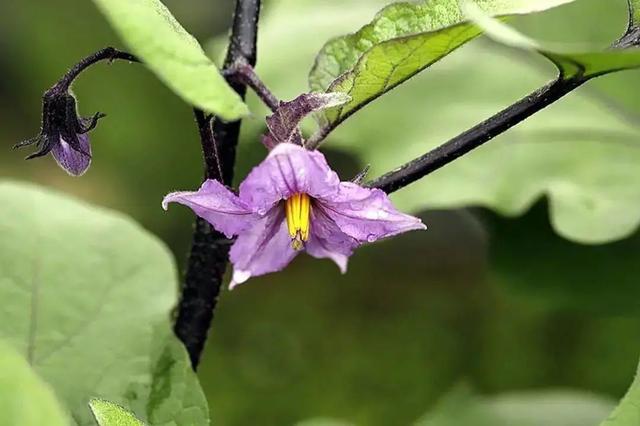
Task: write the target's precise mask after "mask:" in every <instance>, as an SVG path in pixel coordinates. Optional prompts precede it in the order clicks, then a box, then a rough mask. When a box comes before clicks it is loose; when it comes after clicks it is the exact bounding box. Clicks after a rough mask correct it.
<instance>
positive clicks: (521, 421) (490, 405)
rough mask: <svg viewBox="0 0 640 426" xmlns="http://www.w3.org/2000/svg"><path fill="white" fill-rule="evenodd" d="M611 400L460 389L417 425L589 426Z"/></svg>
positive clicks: (570, 394) (572, 394) (552, 393)
mask: <svg viewBox="0 0 640 426" xmlns="http://www.w3.org/2000/svg"><path fill="white" fill-rule="evenodd" d="M611 405H612V404H611V402H610V401H609V400H608V399H605V398H601V397H596V396H593V395H591V394H586V393H580V392H567V391H542V392H540V391H539V392H517V393H516V392H514V393H510V394H504V395H499V396H495V397H480V396H476V395H473V394H472V393H471V392H469V391H468V390H467V389H464V388H459V389H456V390H454V391H453V392H452V393H451V394H449V395H447V396H446V397H445V398H444V399H443V400H442V401H441V402H440V403H439V404H437V406H436V407H435V408H434V410H433V411H432V412H430V413H429V414H428V415H426V416H425V417H424V418H422V419H421V420H419V421H418V422H417V423H416V426H466V425H474V426H513V425H518V426H541V425H545V426H588V425H596V424H598V423H599V422H600V421H602V419H604V418H605V417H606V416H607V413H608V412H609V410H610V409H611V408H610V407H611Z"/></svg>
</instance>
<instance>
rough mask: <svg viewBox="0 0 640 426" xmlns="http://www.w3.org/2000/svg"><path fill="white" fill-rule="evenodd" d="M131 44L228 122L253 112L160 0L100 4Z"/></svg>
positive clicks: (169, 80)
mask: <svg viewBox="0 0 640 426" xmlns="http://www.w3.org/2000/svg"><path fill="white" fill-rule="evenodd" d="M94 2H95V4H96V5H97V6H98V8H99V9H100V10H101V11H102V13H104V15H105V16H106V17H107V19H108V20H109V22H110V23H111V25H112V26H113V28H114V29H115V30H116V31H117V32H118V34H119V35H120V37H122V39H123V40H124V42H125V43H126V45H127V46H128V47H129V49H131V51H132V53H135V54H136V55H137V56H138V57H140V58H141V59H142V60H143V62H144V63H145V64H146V65H147V66H148V67H149V68H150V69H151V70H152V71H153V72H154V73H155V74H156V75H157V76H158V77H159V78H160V79H161V80H162V81H164V83H165V84H167V86H169V87H170V88H171V89H172V90H173V91H174V92H175V93H177V94H178V95H179V96H181V97H182V98H183V99H184V100H185V101H187V102H189V103H191V104H193V105H195V106H198V107H200V108H202V109H204V110H206V111H208V112H211V113H214V114H216V115H219V116H220V117H222V118H223V119H225V120H235V119H238V118H240V117H243V116H245V115H247V114H248V109H247V107H246V105H245V104H244V103H243V102H242V100H241V99H240V97H239V96H238V94H237V93H236V92H235V91H234V90H233V89H232V88H231V87H230V86H229V85H228V84H227V83H226V81H225V80H224V78H223V77H222V75H221V74H220V72H219V71H218V69H217V68H216V66H215V64H214V63H213V62H212V61H211V60H210V59H209V58H208V57H207V55H205V53H204V52H203V50H202V48H201V47H200V44H199V43H198V41H197V40H196V39H195V38H194V37H193V36H192V35H191V34H189V33H188V32H187V31H186V30H185V29H184V28H183V27H182V26H181V25H180V23H179V22H178V21H176V19H175V18H174V17H173V15H171V12H169V10H168V9H167V8H166V7H165V6H164V5H163V4H162V2H161V1H160V0H94Z"/></svg>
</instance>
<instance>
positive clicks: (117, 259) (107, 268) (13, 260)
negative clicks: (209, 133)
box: [0, 182, 208, 425]
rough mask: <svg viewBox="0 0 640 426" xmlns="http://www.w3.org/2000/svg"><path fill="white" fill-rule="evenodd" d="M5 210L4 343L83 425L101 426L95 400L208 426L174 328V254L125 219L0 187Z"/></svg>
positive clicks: (1, 220)
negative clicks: (97, 425)
mask: <svg viewBox="0 0 640 426" xmlns="http://www.w3.org/2000/svg"><path fill="white" fill-rule="evenodd" d="M0 198H2V200H3V208H2V209H1V210H0V299H1V300H3V306H4V308H3V309H2V310H1V311H0V338H3V339H6V340H7V341H8V342H9V343H11V344H12V345H13V346H14V347H16V348H17V349H18V350H19V351H20V353H22V354H23V356H24V357H25V358H26V359H27V360H28V361H29V363H30V364H31V365H32V366H33V368H34V370H35V371H36V372H37V373H38V374H39V375H40V376H41V377H43V378H44V379H45V380H46V381H47V382H48V383H49V384H50V385H51V386H52V387H53V388H54V389H55V390H56V393H57V395H58V397H59V398H60V399H61V401H63V402H64V403H65V404H66V406H67V407H68V409H69V410H70V411H71V413H72V415H73V419H74V420H75V422H76V423H77V424H81V425H91V424H94V423H93V419H92V417H91V413H90V411H89V409H88V408H87V404H88V402H89V399H90V398H94V397H97V398H101V399H105V400H109V401H114V402H116V403H118V404H120V405H122V406H124V407H128V408H130V409H131V410H133V411H134V412H135V413H136V415H137V416H138V417H139V418H141V419H142V420H144V421H146V420H151V419H153V420H154V424H167V425H175V424H178V421H179V420H180V419H182V418H185V416H190V417H189V418H191V419H193V421H192V422H191V423H190V424H193V425H206V424H208V415H207V407H206V402H205V400H204V396H203V395H202V392H201V390H200V388H199V386H198V384H197V381H196V379H195V377H194V376H193V373H191V371H190V370H188V369H187V368H186V367H185V366H186V365H187V361H186V356H185V354H184V350H181V348H180V347H179V346H178V347H176V346H175V345H179V343H177V341H176V340H175V337H173V335H172V332H171V329H170V326H169V321H168V319H169V312H170V310H171V309H172V307H173V306H174V304H175V301H176V299H177V294H176V293H177V287H178V286H177V283H176V271H175V267H174V264H173V261H172V258H171V256H170V254H169V252H168V251H167V249H166V248H165V247H164V245H163V244H161V243H160V242H159V241H158V240H157V239H156V238H154V237H153V236H151V235H149V234H148V233H147V232H146V231H144V230H143V229H142V228H141V227H140V226H138V225H137V224H135V223H133V222H132V221H131V220H129V219H128V218H126V217H123V216H122V215H119V214H117V213H114V212H111V211H107V210H104V209H100V208H96V207H91V206H88V205H86V204H84V203H81V202H78V201H75V200H72V199H68V198H66V197H64V196H61V195H59V194H56V193H53V192H50V191H47V190H43V189H39V188H37V187H34V186H30V185H26V184H19V183H10V182H0ZM163 348H167V349H163ZM178 348H179V349H178Z"/></svg>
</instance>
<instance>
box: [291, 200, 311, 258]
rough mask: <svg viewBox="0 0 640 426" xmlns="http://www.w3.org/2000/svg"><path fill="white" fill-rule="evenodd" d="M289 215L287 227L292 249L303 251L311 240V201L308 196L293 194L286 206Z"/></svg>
mask: <svg viewBox="0 0 640 426" xmlns="http://www.w3.org/2000/svg"><path fill="white" fill-rule="evenodd" d="M284 208H285V212H286V213H287V227H288V228H289V236H290V237H291V247H293V249H294V250H302V248H303V247H304V242H305V241H307V240H308V239H309V222H310V221H309V215H310V213H311V199H310V198H309V196H308V195H307V194H293V195H292V196H291V197H290V198H289V199H288V200H287V201H286V202H285V205H284Z"/></svg>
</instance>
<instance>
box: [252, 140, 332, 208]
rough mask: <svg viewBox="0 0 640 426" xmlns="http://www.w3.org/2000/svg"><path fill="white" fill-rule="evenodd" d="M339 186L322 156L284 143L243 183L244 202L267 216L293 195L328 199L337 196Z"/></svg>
mask: <svg viewBox="0 0 640 426" xmlns="http://www.w3.org/2000/svg"><path fill="white" fill-rule="evenodd" d="M339 186H340V179H339V178H338V175H337V174H336V173H335V172H334V171H333V170H331V168H330V167H329V165H328V164H327V160H326V159H325V158H324V155H322V153H320V152H319V151H309V150H307V149H305V148H303V147H301V146H299V145H294V144H291V143H282V144H279V145H278V146H276V147H275V148H274V149H273V151H271V152H270V153H269V155H268V156H267V158H266V159H265V160H264V161H263V162H262V163H260V164H259V165H258V166H257V167H255V168H254V169H253V170H252V171H251V173H249V175H248V176H247V178H246V179H245V180H244V182H242V184H240V199H242V200H243V201H244V202H245V203H247V204H248V205H250V206H252V207H254V208H255V209H257V211H258V212H259V213H260V214H264V212H266V211H267V210H269V209H271V208H272V207H273V206H274V205H275V204H276V203H278V202H279V201H280V200H284V199H287V198H289V197H290V196H291V195H293V194H296V193H306V194H309V195H310V196H311V197H313V198H325V197H330V196H332V195H334V194H336V193H337V192H338V188H339Z"/></svg>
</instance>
